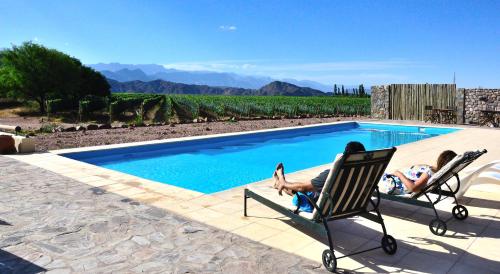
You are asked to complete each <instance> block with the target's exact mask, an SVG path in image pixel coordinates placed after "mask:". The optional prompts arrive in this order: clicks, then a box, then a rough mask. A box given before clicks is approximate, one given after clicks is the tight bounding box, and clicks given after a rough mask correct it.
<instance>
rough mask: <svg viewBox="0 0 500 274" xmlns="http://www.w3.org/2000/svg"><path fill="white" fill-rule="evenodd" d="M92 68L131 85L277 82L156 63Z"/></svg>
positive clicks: (321, 86)
mask: <svg viewBox="0 0 500 274" xmlns="http://www.w3.org/2000/svg"><path fill="white" fill-rule="evenodd" d="M89 66H91V67H92V68H94V69H95V70H97V71H100V72H101V73H103V74H104V75H105V76H106V77H107V78H109V79H113V80H117V81H120V82H128V81H133V80H141V81H151V80H156V79H161V80H165V81H170V82H176V83H184V84H196V85H209V86H218V87H236V88H246V89H258V88H260V87H262V86H264V85H267V84H269V83H271V82H273V81H276V79H273V78H270V77H265V76H248V75H241V74H235V73H230V72H213V71H182V70H176V69H171V68H168V69H167V68H165V67H164V66H163V65H157V64H137V65H134V64H120V63H108V64H105V63H98V64H93V65H89ZM136 70H141V71H142V72H143V74H141V73H139V72H137V71H136ZM134 74H135V78H134ZM285 81H286V82H288V83H291V84H294V85H298V86H303V87H310V88H312V89H316V90H321V91H324V92H329V91H331V89H332V88H331V87H330V86H327V85H324V84H321V83H318V82H314V81H307V80H306V81H303V80H294V79H287V80H285Z"/></svg>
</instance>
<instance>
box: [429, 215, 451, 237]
mask: <svg viewBox="0 0 500 274" xmlns="http://www.w3.org/2000/svg"><path fill="white" fill-rule="evenodd" d="M429 228H430V230H431V232H432V233H433V234H434V235H438V236H443V235H444V234H445V233H446V230H447V229H448V228H447V227H446V223H445V222H443V221H442V220H439V219H434V220H432V221H431V223H430V224H429Z"/></svg>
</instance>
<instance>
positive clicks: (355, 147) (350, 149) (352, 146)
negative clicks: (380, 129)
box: [344, 142, 366, 154]
mask: <svg viewBox="0 0 500 274" xmlns="http://www.w3.org/2000/svg"><path fill="white" fill-rule="evenodd" d="M362 151H366V149H365V146H364V145H363V144H362V143H360V142H349V143H347V145H346V146H345V149H344V154H349V153H354V152H362Z"/></svg>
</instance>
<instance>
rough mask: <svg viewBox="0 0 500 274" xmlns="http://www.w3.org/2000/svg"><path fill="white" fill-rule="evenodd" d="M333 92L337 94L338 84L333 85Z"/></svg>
mask: <svg viewBox="0 0 500 274" xmlns="http://www.w3.org/2000/svg"><path fill="white" fill-rule="evenodd" d="M333 94H334V95H337V84H334V85H333Z"/></svg>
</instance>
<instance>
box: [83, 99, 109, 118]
mask: <svg viewBox="0 0 500 274" xmlns="http://www.w3.org/2000/svg"><path fill="white" fill-rule="evenodd" d="M108 101H109V100H108V98H107V97H99V96H86V97H85V98H84V99H83V100H80V102H79V104H78V113H79V115H80V120H83V119H85V118H86V117H88V116H89V115H90V114H91V113H93V112H95V111H102V110H105V109H107V108H108Z"/></svg>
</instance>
